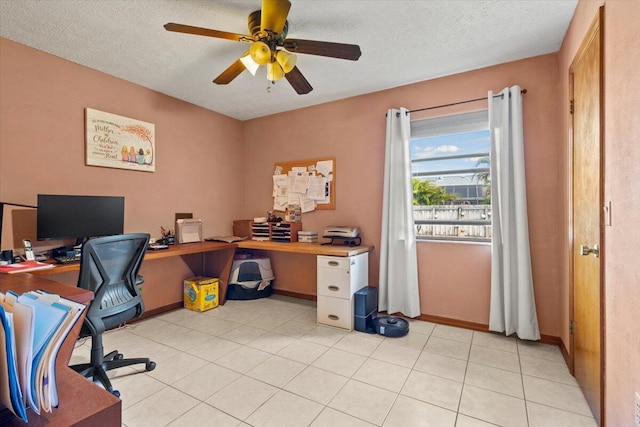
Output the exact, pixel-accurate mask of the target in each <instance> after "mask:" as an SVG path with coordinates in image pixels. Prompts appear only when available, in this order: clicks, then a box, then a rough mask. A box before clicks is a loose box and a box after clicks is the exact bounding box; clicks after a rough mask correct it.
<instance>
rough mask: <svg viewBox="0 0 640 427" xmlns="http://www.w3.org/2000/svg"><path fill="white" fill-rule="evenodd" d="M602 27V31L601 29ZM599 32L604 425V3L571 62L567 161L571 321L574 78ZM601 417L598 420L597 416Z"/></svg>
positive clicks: (602, 409)
mask: <svg viewBox="0 0 640 427" xmlns="http://www.w3.org/2000/svg"><path fill="white" fill-rule="evenodd" d="M598 31H599V32H598ZM596 32H598V36H599V38H600V52H599V56H600V58H599V61H600V72H599V74H600V78H599V81H600V82H599V85H600V94H599V104H600V106H599V121H600V132H599V145H600V153H599V154H600V162H599V163H600V165H599V171H598V173H599V179H598V181H599V184H600V191H599V194H598V197H599V199H600V200H599V205H600V209H599V216H600V218H599V228H600V230H599V238H600V242H598V243H599V245H600V257H599V264H600V277H599V281H600V292H599V294H600V319H599V320H600V328H599V329H600V426H601V427H604V425H605V405H604V402H605V372H606V370H605V365H606V364H605V360H606V357H605V339H606V337H605V286H604V277H605V275H604V268H605V263H604V260H605V256H606V252H605V251H604V247H605V233H604V215H603V209H604V204H603V203H604V136H605V134H604V111H605V102H604V73H605V69H604V49H605V45H604V6H601V7H600V8H599V9H598V12H597V14H596V16H595V18H594V19H593V21H592V23H591V25H590V26H589V29H588V31H587V32H586V34H585V35H584V38H583V39H582V42H581V44H580V48H579V49H578V51H577V52H576V54H575V56H574V58H573V60H572V61H571V65H570V66H569V93H568V96H569V102H568V104H569V114H568V124H569V126H568V150H567V155H568V159H567V164H568V172H567V173H568V180H569V185H568V201H567V202H568V207H569V209H568V211H569V215H568V217H569V218H568V221H569V224H568V225H569V227H568V237H569V321H570V322H572V321H573V319H574V274H573V271H574V263H575V255H574V254H575V253H576V250H577V247H578V246H577V245H576V242H575V240H574V233H573V230H574V227H573V215H574V206H573V195H574V179H573V178H574V163H573V154H574V131H573V127H574V123H573V111H572V110H573V91H574V81H573V72H574V68H575V66H576V64H577V63H578V61H579V60H580V59H581V58H582V56H583V55H584V53H585V51H586V49H587V47H588V46H589V44H590V42H591V40H592V39H593V37H595V35H596ZM568 362H569V371H570V372H571V374H572V375H574V374H575V351H574V335H573V334H572V333H570V335H569V360H568ZM596 421H597V420H596Z"/></svg>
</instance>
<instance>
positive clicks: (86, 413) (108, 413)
mask: <svg viewBox="0 0 640 427" xmlns="http://www.w3.org/2000/svg"><path fill="white" fill-rule="evenodd" d="M36 289H42V290H44V291H47V292H50V293H54V294H58V295H60V296H63V297H65V298H68V299H71V300H73V301H76V302H79V303H81V304H88V303H89V302H90V301H91V300H92V299H93V292H91V291H87V290H84V289H80V288H77V287H74V286H68V285H64V284H62V283H58V282H55V281H53V280H49V279H47V278H44V277H39V276H36V275H34V274H30V273H22V274H12V275H8V274H0V291H2V292H6V291H8V290H12V291H14V292H16V293H18V294H22V293H24V292H28V291H31V290H36ZM85 313H86V311H85ZM85 313H82V315H81V316H80V318H79V319H78V321H77V322H76V324H75V326H74V327H73V329H72V330H71V332H70V333H69V335H68V336H67V338H66V339H65V341H64V343H63V344H62V347H61V348H60V352H59V353H58V357H57V359H56V375H57V382H58V397H59V399H60V405H59V406H58V408H55V409H54V410H53V412H52V413H44V412H43V413H42V414H41V415H36V414H35V413H34V412H33V411H31V410H29V411H28V412H27V416H28V418H29V423H28V424H26V425H28V426H48V427H54V426H60V427H68V426H74V425H91V426H99V427H103V426H104V427H108V426H113V427H116V426H120V425H121V424H122V402H121V401H120V399H118V398H117V397H115V396H114V395H112V394H111V393H109V392H107V391H106V390H104V389H102V388H100V387H98V386H97V385H95V384H93V383H92V382H90V381H88V380H87V379H86V378H84V377H83V376H81V375H80V374H78V373H76V372H75V371H73V370H72V369H71V368H69V367H68V366H67V365H68V364H69V359H70V357H71V353H72V352H73V347H74V344H75V342H76V339H77V338H78V334H79V333H80V328H81V327H82V322H83V321H84V316H85ZM0 424H1V425H2V426H3V427H5V426H12V427H13V426H25V424H24V423H23V422H22V421H21V420H19V419H18V418H16V417H14V416H13V415H12V414H11V413H10V412H9V411H6V410H5V411H3V412H1V413H0Z"/></svg>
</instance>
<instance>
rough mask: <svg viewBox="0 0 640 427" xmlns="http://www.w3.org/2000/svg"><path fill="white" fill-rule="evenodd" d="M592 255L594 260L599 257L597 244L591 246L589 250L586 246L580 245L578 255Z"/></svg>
mask: <svg viewBox="0 0 640 427" xmlns="http://www.w3.org/2000/svg"><path fill="white" fill-rule="evenodd" d="M589 254H594V255H595V256H596V258H598V257H600V246H598V244H595V245H593V247H592V248H590V247H589V246H588V245H580V255H589Z"/></svg>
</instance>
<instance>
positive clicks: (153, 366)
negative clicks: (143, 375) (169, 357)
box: [145, 362, 156, 371]
mask: <svg viewBox="0 0 640 427" xmlns="http://www.w3.org/2000/svg"><path fill="white" fill-rule="evenodd" d="M145 369H146V370H147V371H153V370H154V369H156V362H147V364H146V365H145Z"/></svg>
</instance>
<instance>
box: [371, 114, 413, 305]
mask: <svg viewBox="0 0 640 427" xmlns="http://www.w3.org/2000/svg"><path fill="white" fill-rule="evenodd" d="M410 138H411V131H410V120H409V112H408V111H407V109H405V108H400V109H399V110H396V109H391V110H389V111H387V142H386V149H385V161H384V195H383V200H382V233H381V241H380V283H379V288H378V291H379V297H378V308H379V310H380V311H387V312H388V313H389V314H392V313H397V312H400V313H402V314H404V315H405V316H408V317H416V316H419V315H420V296H419V294H418V261H417V258H416V236H415V230H414V228H413V187H412V185H411V153H410V152H409V142H410Z"/></svg>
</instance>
